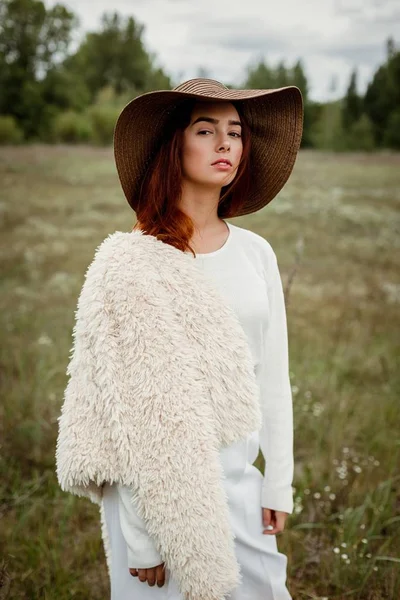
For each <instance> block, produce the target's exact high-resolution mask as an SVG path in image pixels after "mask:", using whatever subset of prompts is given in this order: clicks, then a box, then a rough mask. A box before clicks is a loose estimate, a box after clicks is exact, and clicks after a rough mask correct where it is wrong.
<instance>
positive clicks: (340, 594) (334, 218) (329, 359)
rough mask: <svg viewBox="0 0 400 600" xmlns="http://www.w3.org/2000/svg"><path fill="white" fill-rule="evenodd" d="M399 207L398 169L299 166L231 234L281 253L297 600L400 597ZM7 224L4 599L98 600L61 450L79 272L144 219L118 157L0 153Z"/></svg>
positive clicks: (365, 163)
mask: <svg viewBox="0 0 400 600" xmlns="http://www.w3.org/2000/svg"><path fill="white" fill-rule="evenodd" d="M399 208H400V155H394V154H355V153H354V154H337V155H335V154H331V153H317V152H314V151H302V152H301V153H300V155H299V158H298V161H297V163H296V166H295V169H294V172H293V175H292V177H291V179H290V181H289V183H288V184H287V185H286V187H285V188H284V189H283V191H282V192H281V193H280V195H279V196H278V197H277V198H275V199H274V200H273V201H272V202H271V203H270V204H269V205H268V206H266V207H265V208H264V209H262V210H261V211H259V212H257V213H255V214H252V215H248V216H246V217H240V218H236V219H231V222H233V223H235V224H236V225H239V226H242V227H246V228H249V229H252V230H253V231H255V232H257V233H259V234H260V235H262V236H264V237H265V238H266V239H268V241H269V242H270V243H271V244H272V246H273V248H274V249H275V252H276V254H277V257H278V262H279V266H280V270H281V276H282V281H283V284H284V289H285V297H286V306H287V317H288V329H289V351H290V372H291V383H292V390H293V401H294V413H295V479H294V484H293V486H294V498H295V510H294V513H293V514H292V515H291V516H290V518H289V519H288V521H287V527H286V529H285V531H284V532H282V533H281V534H279V535H278V536H277V541H278V546H279V549H280V550H281V551H282V552H284V553H285V554H287V556H288V587H289V590H290V591H291V594H292V596H293V599H294V600H304V599H307V600H333V599H336V600H339V599H343V600H344V599H351V600H396V599H398V598H400V469H399V456H400V410H399V389H400V385H399V384H400V364H399V362H400V361H399V358H400V335H399V324H400V312H399V303H400V272H399V262H400V235H399V233H400V218H399V217H400V213H399ZM0 219H1V225H0V227H1V236H0V255H1V294H0V306H1V311H0V327H1V342H2V343H1V349H0V352H1V354H0V369H1V378H0V391H1V406H0V445H1V452H0V548H1V551H0V552H1V554H0V598H2V599H5V598H7V599H8V598H10V599H11V598H12V599H16V598H18V599H24V600H36V599H39V598H40V599H45V600H66V599H67V598H74V599H78V600H88V599H92V600H100V599H102V600H104V599H105V598H107V597H109V596H108V594H109V585H108V576H107V569H106V563H105V558H104V555H103V549H102V544H101V538H100V529H99V525H98V510H97V508H96V506H94V505H92V504H91V503H90V502H89V501H88V500H85V499H81V498H76V497H73V496H71V495H69V494H65V493H63V492H62V491H61V490H60V489H59V487H58V484H57V481H56V477H55V471H54V453H55V441H56V435H57V417H58V415H59V410H60V406H61V403H62V396H63V390H64V387H65V384H66V374H65V370H66V365H67V361H68V355H69V351H70V348H71V343H72V337H71V334H72V327H73V323H74V310H75V308H76V300H77V296H78V294H79V291H80V288H81V285H82V282H83V277H84V272H85V270H86V267H87V266H88V264H89V262H90V261H91V260H92V258H93V253H94V250H95V248H96V246H97V245H98V244H99V243H100V242H101V241H102V240H103V239H104V238H105V237H106V236H107V235H108V234H109V233H110V232H113V231H115V230H117V229H118V230H122V231H129V230H130V229H131V228H132V226H133V224H134V222H135V215H134V213H133V212H132V211H131V209H130V208H129V206H128V204H127V202H126V201H125V199H124V197H123V194H122V191H121V189H120V185H119V181H118V178H117V174H116V170H115V166H114V161H113V155H112V149H111V148H91V147H73V146H44V145H32V146H26V147H19V148H18V147H3V148H0ZM257 466H258V467H259V468H260V469H261V470H262V469H263V461H262V457H261V456H259V458H258V460H257ZM260 510H261V509H260ZM143 585H147V584H143Z"/></svg>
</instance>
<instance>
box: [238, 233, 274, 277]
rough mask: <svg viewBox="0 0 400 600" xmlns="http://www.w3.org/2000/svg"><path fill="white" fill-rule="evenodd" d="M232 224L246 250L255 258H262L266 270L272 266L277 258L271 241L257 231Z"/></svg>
mask: <svg viewBox="0 0 400 600" xmlns="http://www.w3.org/2000/svg"><path fill="white" fill-rule="evenodd" d="M230 225H231V226H232V227H233V228H234V232H235V236H236V239H237V240H238V241H239V243H241V244H242V245H243V247H244V249H245V251H246V252H247V253H248V254H249V255H251V257H252V258H254V260H260V261H261V262H262V264H263V267H264V269H265V270H266V271H268V270H269V269H270V268H272V265H274V263H275V262H276V260H277V258H276V254H275V251H274V249H273V247H272V245H271V244H270V242H269V241H268V240H267V239H266V238H264V237H263V236H262V235H260V234H258V233H256V232H255V231H251V230H250V229H245V228H244V227H239V226H238V225H233V224H232V223H230Z"/></svg>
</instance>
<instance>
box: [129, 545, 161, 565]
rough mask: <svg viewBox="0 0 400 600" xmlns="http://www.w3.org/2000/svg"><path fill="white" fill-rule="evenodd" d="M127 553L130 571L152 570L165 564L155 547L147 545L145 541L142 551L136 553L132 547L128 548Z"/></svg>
mask: <svg viewBox="0 0 400 600" xmlns="http://www.w3.org/2000/svg"><path fill="white" fill-rule="evenodd" d="M127 552H128V568H129V569H152V568H153V567H157V566H158V565H161V563H162V562H163V560H162V558H161V556H160V555H159V553H158V552H157V550H156V549H155V548H154V546H153V545H152V544H148V545H147V544H145V543H144V542H143V540H142V545H141V547H140V550H137V551H135V550H134V549H133V548H132V547H130V546H127Z"/></svg>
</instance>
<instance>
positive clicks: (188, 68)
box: [46, 0, 400, 100]
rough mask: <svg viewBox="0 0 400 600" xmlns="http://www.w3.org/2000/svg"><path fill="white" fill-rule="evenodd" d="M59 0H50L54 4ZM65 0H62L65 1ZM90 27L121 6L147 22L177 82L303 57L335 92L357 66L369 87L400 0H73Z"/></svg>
mask: <svg viewBox="0 0 400 600" xmlns="http://www.w3.org/2000/svg"><path fill="white" fill-rule="evenodd" d="M56 1H57V0H47V1H46V4H47V5H48V6H50V5H53V4H55V3H56ZM58 1H61V2H62V1H63V0H58ZM65 4H67V5H68V6H70V8H71V9H72V10H73V11H74V12H75V13H77V14H78V16H79V17H80V18H81V21H82V25H83V27H84V29H85V30H88V29H91V30H94V29H96V28H97V27H98V24H99V22H100V15H101V14H102V13H103V12H105V11H107V12H110V11H117V12H120V13H121V14H123V15H126V16H127V15H132V16H134V18H135V19H136V20H137V21H138V22H139V23H141V24H143V25H144V26H145V31H144V41H145V43H146V46H147V48H148V50H150V51H152V52H153V53H155V55H156V56H157V63H158V64H159V65H160V66H162V67H163V68H164V69H165V71H166V72H167V73H168V74H170V75H171V76H172V78H173V80H174V81H175V82H176V83H179V82H180V81H182V80H183V79H189V78H191V77H196V75H197V72H198V69H199V67H203V68H205V69H206V70H207V72H208V73H209V76H210V77H213V78H215V79H219V80H221V81H222V82H224V83H230V84H238V85H240V84H241V83H242V81H243V80H244V77H245V73H246V69H247V67H248V65H249V64H251V63H253V62H254V61H255V60H257V59H259V58H260V57H265V58H266V60H267V62H269V63H270V64H272V65H274V64H276V63H277V62H278V61H282V60H283V61H285V63H286V64H287V65H288V66H291V65H292V64H294V62H295V61H296V60H297V59H299V58H301V59H302V60H303V64H304V65H305V68H306V72H307V75H308V77H309V81H310V88H311V97H312V98H314V99H317V100H322V99H325V98H327V97H328V96H329V92H328V90H329V87H330V82H331V80H332V77H333V76H335V75H336V76H337V78H338V81H339V86H338V90H337V94H338V95H339V94H341V93H343V91H344V89H345V88H346V86H347V82H348V79H349V76H350V72H351V70H352V69H353V68H354V67H355V66H358V67H359V70H360V87H361V88H362V89H363V88H365V85H366V83H367V81H368V79H370V78H371V77H372V74H373V72H374V70H375V69H376V68H377V66H378V65H379V64H381V63H382V61H383V60H384V58H385V51H386V40H387V38H388V37H389V36H390V35H392V36H393V37H394V36H395V35H396V33H397V31H399V30H400V27H399V25H400V7H399V4H398V0H324V1H321V0H307V2H302V3H300V2H299V1H298V0H279V1H278V2H276V1H275V0H246V1H245V2H239V0H218V2H216V1H215V0H202V2H201V3H200V2H198V0H135V2H134V3H133V2H132V1H131V0H113V2H112V4H110V2H109V0H97V1H96V3H93V2H91V0H68V1H67V2H65Z"/></svg>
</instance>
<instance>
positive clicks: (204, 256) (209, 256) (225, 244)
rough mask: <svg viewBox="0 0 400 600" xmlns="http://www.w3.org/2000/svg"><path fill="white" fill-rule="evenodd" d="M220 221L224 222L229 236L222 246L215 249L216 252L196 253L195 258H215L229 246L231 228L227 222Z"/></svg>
mask: <svg viewBox="0 0 400 600" xmlns="http://www.w3.org/2000/svg"><path fill="white" fill-rule="evenodd" d="M222 220H223V221H224V223H225V225H226V226H227V228H228V231H229V235H228V237H227V238H226V240H225V242H224V243H223V244H222V246H221V247H220V248H217V249H216V250H213V251H212V252H204V253H200V252H196V258H211V257H212V256H216V255H217V254H221V253H222V252H224V251H225V250H226V248H227V247H228V246H229V244H230V242H231V240H232V226H231V224H230V223H228V221H225V219H222ZM193 258H194V257H193Z"/></svg>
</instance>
